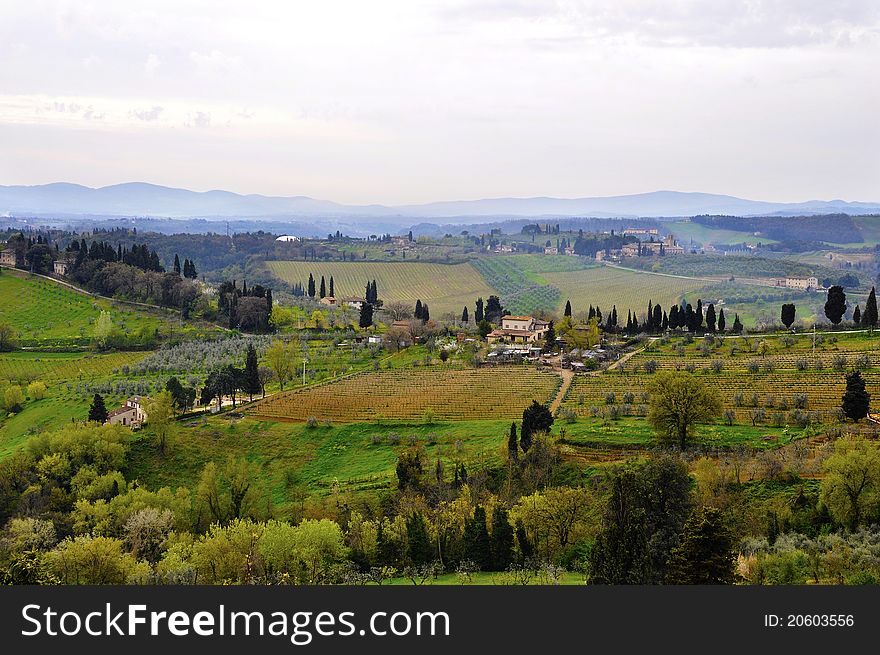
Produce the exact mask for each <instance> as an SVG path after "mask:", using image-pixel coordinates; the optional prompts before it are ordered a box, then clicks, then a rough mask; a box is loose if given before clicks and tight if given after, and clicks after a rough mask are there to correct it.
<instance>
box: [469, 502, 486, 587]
mask: <svg viewBox="0 0 880 655" xmlns="http://www.w3.org/2000/svg"><path fill="white" fill-rule="evenodd" d="M464 552H465V557H466V558H467V559H469V560H471V561H472V562H473V563H474V564H476V565H477V566H478V567H479V568H480V570H481V571H491V570H492V544H491V541H490V540H489V530H488V528H487V527H486V510H485V508H484V507H483V506H482V505H477V506H476V507H475V508H474V515H473V517H472V518H468V519H465V524H464Z"/></svg>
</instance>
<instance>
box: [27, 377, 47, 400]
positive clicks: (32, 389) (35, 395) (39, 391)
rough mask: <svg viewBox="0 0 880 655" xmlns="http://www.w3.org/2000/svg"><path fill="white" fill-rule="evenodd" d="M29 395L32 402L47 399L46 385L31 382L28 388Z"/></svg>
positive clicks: (39, 382) (38, 381)
mask: <svg viewBox="0 0 880 655" xmlns="http://www.w3.org/2000/svg"><path fill="white" fill-rule="evenodd" d="M27 395H28V398H30V399H31V400H42V399H43V398H45V397H46V383H45V382H41V381H40V380H37V381H36V382H31V383H30V384H29V385H28V388H27Z"/></svg>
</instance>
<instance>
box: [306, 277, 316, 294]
mask: <svg viewBox="0 0 880 655" xmlns="http://www.w3.org/2000/svg"><path fill="white" fill-rule="evenodd" d="M307 288H308V291H307V293H308V294H309V297H310V298H314V297H315V277H314V276H313V275H312V274H311V273H309V286H308V287H307Z"/></svg>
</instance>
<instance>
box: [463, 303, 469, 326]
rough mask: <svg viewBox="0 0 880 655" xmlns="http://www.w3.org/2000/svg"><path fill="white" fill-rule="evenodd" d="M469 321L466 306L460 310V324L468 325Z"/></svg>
mask: <svg viewBox="0 0 880 655" xmlns="http://www.w3.org/2000/svg"><path fill="white" fill-rule="evenodd" d="M469 319H470V317H469V316H468V308H467V306H465V308H464V309H463V310H461V322H462V323H469V322H470V320H469Z"/></svg>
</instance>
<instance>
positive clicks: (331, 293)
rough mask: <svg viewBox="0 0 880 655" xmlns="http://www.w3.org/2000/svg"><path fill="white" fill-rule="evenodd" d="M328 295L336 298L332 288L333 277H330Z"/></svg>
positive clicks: (334, 290)
mask: <svg viewBox="0 0 880 655" xmlns="http://www.w3.org/2000/svg"><path fill="white" fill-rule="evenodd" d="M330 295H331V296H333V297H334V298H335V297H336V289H334V288H333V276H332V275H331V276H330Z"/></svg>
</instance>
